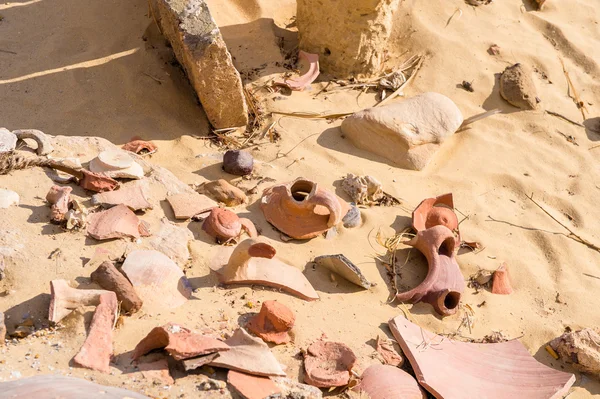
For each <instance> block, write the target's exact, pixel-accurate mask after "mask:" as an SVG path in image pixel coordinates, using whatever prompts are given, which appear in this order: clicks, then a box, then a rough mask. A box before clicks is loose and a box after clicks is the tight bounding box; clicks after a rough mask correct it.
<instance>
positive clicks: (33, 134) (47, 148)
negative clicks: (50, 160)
mask: <svg viewBox="0 0 600 399" xmlns="http://www.w3.org/2000/svg"><path fill="white" fill-rule="evenodd" d="M13 134H14V135H15V136H17V139H18V140H24V139H33V140H35V142H36V143H37V149H36V151H35V152H36V153H37V154H38V155H48V154H50V153H51V152H52V151H54V147H53V146H52V143H51V142H50V138H49V137H48V136H47V135H46V134H45V133H44V132H42V131H40V130H35V129H21V130H13Z"/></svg>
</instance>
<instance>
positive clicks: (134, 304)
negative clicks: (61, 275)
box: [90, 261, 142, 313]
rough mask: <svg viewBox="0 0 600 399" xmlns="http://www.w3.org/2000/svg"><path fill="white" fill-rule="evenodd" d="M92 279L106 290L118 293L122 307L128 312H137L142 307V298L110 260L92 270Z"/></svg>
mask: <svg viewBox="0 0 600 399" xmlns="http://www.w3.org/2000/svg"><path fill="white" fill-rule="evenodd" d="M90 277H91V278H92V281H93V282H95V283H97V284H98V285H99V286H100V287H102V288H104V289H105V290H108V291H112V292H114V293H115V294H117V299H118V300H119V302H121V309H122V310H124V311H125V312H126V313H135V312H137V311H138V310H140V308H141V307H142V300H141V299H140V297H139V296H138V294H137V292H135V289H134V288H133V285H131V283H130V282H129V280H127V278H126V277H125V276H124V275H123V274H122V273H121V272H119V271H118V270H117V268H116V267H115V266H114V265H113V264H112V262H110V261H105V262H103V263H102V264H101V265H100V266H98V268H97V269H96V270H95V271H94V272H92V274H91V276H90Z"/></svg>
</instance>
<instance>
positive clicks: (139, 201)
mask: <svg viewBox="0 0 600 399" xmlns="http://www.w3.org/2000/svg"><path fill="white" fill-rule="evenodd" d="M92 204H93V205H102V206H103V207H104V208H111V207H113V206H115V205H120V204H123V205H126V206H127V207H128V208H129V209H131V210H132V211H139V210H146V209H152V204H150V202H148V198H146V194H145V193H144V190H142V187H140V186H139V185H135V186H127V187H123V188H121V189H119V190H115V191H109V192H106V193H99V194H95V195H94V196H93V197H92Z"/></svg>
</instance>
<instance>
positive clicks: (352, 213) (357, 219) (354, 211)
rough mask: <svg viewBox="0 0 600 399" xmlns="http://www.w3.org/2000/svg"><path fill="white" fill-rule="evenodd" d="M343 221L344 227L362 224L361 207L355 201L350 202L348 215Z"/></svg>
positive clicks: (348, 227) (349, 227)
mask: <svg viewBox="0 0 600 399" xmlns="http://www.w3.org/2000/svg"><path fill="white" fill-rule="evenodd" d="M342 223H344V227H345V228H347V229H351V228H353V227H358V226H360V225H361V224H362V218H361V216H360V209H358V207H357V206H356V204H355V203H354V202H351V203H350V210H349V211H348V213H346V216H344V218H343V219H342Z"/></svg>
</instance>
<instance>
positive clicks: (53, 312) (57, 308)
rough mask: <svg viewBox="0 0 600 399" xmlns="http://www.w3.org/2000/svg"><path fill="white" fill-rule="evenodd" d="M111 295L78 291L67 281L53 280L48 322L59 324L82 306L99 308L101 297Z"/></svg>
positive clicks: (97, 291)
mask: <svg viewBox="0 0 600 399" xmlns="http://www.w3.org/2000/svg"><path fill="white" fill-rule="evenodd" d="M109 293H110V291H105V290H78V289H77V288H72V287H70V286H69V283H68V282H67V281H66V280H52V281H50V309H49V311H48V320H50V321H51V322H53V323H58V322H59V321H61V320H62V319H63V318H65V317H66V316H67V315H69V313H71V312H72V311H73V310H75V309H77V308H78V307H80V306H97V305H98V304H99V303H100V296H102V295H103V294H109Z"/></svg>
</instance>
